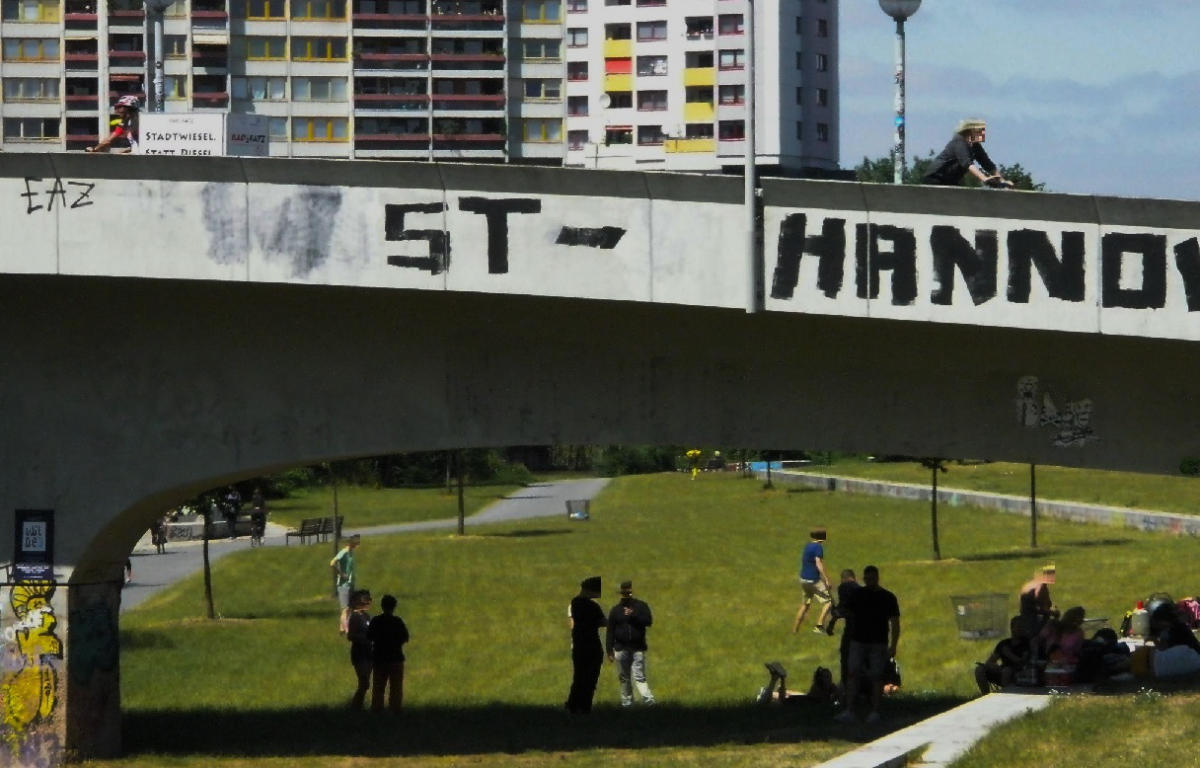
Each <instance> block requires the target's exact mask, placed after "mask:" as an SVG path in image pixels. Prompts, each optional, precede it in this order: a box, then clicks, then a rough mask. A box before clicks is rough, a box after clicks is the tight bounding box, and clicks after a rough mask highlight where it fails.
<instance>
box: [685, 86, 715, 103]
mask: <svg viewBox="0 0 1200 768" xmlns="http://www.w3.org/2000/svg"><path fill="white" fill-rule="evenodd" d="M683 100H684V101H686V102H687V103H688V104H708V105H710V106H711V105H712V103H713V89H712V86H709V85H690V86H688V87H687V88H685V89H684V91H683Z"/></svg>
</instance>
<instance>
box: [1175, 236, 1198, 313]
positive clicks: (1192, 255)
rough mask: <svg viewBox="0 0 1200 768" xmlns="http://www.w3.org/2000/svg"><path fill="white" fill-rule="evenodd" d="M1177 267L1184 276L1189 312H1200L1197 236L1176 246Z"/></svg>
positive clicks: (1184, 289)
mask: <svg viewBox="0 0 1200 768" xmlns="http://www.w3.org/2000/svg"><path fill="white" fill-rule="evenodd" d="M1175 269H1178V270H1179V276H1180V277H1182V278H1183V295H1184V296H1187V308H1188V312H1200V243H1197V242H1196V238H1194V237H1193V238H1191V239H1189V240H1184V241H1183V242H1182V243H1180V244H1179V245H1177V246H1175Z"/></svg>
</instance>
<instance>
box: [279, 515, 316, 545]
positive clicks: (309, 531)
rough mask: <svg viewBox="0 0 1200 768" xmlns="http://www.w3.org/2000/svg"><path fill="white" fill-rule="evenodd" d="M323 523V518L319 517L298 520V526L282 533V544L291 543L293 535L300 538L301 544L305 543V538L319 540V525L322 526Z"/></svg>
mask: <svg viewBox="0 0 1200 768" xmlns="http://www.w3.org/2000/svg"><path fill="white" fill-rule="evenodd" d="M323 523H324V520H323V519H322V518H319V517H306V518H304V520H301V521H300V527H299V528H294V529H292V530H290V531H288V532H287V534H285V535H284V544H291V543H292V537H293V536H295V537H296V538H298V539H300V543H301V544H304V543H306V542H305V540H306V539H312V540H313V541H320V539H321V527H322V524H323Z"/></svg>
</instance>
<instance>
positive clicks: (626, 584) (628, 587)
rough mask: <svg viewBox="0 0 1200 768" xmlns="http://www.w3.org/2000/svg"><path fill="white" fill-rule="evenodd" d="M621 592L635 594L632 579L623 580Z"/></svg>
mask: <svg viewBox="0 0 1200 768" xmlns="http://www.w3.org/2000/svg"><path fill="white" fill-rule="evenodd" d="M621 594H622V595H632V594H633V582H632V581H629V580H628V579H626V580H625V581H622V582H621Z"/></svg>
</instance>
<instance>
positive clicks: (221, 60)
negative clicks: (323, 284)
mask: <svg viewBox="0 0 1200 768" xmlns="http://www.w3.org/2000/svg"><path fill="white" fill-rule="evenodd" d="M192 65H193V66H196V67H204V68H207V69H222V68H225V67H228V66H229V52H228V51H227V50H225V49H224V48H214V49H210V50H206V49H203V48H195V49H193V50H192Z"/></svg>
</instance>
